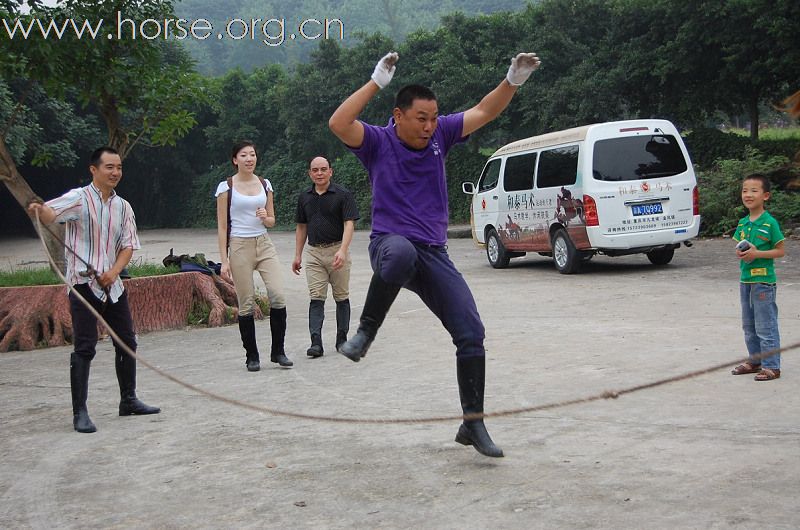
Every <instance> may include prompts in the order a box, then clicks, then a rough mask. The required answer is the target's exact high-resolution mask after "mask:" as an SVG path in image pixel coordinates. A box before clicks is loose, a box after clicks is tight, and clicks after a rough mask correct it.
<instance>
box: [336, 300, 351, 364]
mask: <svg viewBox="0 0 800 530" xmlns="http://www.w3.org/2000/svg"><path fill="white" fill-rule="evenodd" d="M348 331H350V299H349V298H345V299H344V300H340V301H339V302H336V351H339V348H341V347H342V344H344V343H345V342H347V332H348Z"/></svg>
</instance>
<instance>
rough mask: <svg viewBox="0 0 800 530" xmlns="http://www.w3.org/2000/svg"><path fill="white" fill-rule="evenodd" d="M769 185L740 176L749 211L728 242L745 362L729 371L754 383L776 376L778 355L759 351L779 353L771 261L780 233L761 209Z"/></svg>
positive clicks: (780, 252) (778, 252)
mask: <svg viewBox="0 0 800 530" xmlns="http://www.w3.org/2000/svg"><path fill="white" fill-rule="evenodd" d="M770 189H771V186H770V181H769V179H768V178H767V177H765V176H764V175H761V174H753V175H749V176H747V177H745V179H744V181H743V182H742V202H743V203H744V205H745V207H746V208H747V209H748V211H749V213H748V215H745V216H744V217H743V218H742V219H741V220H740V221H739V224H738V226H737V227H736V232H735V233H734V234H733V239H734V240H735V241H737V242H738V244H737V245H736V257H738V258H739V260H740V261H739V266H740V269H741V271H742V272H741V279H740V282H741V283H740V284H739V293H740V298H741V301H742V328H743V329H744V342H745V344H746V345H747V351H748V353H749V354H750V360H749V361H748V362H746V363H743V364H740V365H739V366H737V367H736V368H735V369H734V370H733V372H732V373H733V375H742V374H752V373H756V376H755V380H756V381H772V380H773V379H777V378H779V377H780V376H781V355H780V353H776V354H774V355H770V356H769V357H765V358H763V359H756V358H755V357H756V356H757V355H758V354H760V353H762V352H769V351H773V350H779V349H780V347H781V338H780V334H779V333H778V306H777V304H776V303H775V295H776V294H777V278H776V276H775V264H774V260H775V258H782V257H783V256H784V254H785V251H784V248H783V240H784V237H783V232H781V229H780V226H778V222H777V221H776V220H775V218H774V217H772V216H771V215H770V214H769V212H767V210H766V209H765V207H764V205H765V203H766V202H767V200H769V198H770Z"/></svg>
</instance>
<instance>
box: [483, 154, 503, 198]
mask: <svg viewBox="0 0 800 530" xmlns="http://www.w3.org/2000/svg"><path fill="white" fill-rule="evenodd" d="M499 179H500V159H499V158H496V159H494V160H491V161H489V163H488V164H486V168H484V170H483V175H481V180H480V182H478V191H487V190H491V189H493V188H495V187H496V186H497V181H498V180H499Z"/></svg>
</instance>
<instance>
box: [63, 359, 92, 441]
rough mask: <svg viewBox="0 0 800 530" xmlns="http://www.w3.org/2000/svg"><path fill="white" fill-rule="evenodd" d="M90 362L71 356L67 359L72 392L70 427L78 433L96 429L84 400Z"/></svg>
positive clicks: (87, 390)
mask: <svg viewBox="0 0 800 530" xmlns="http://www.w3.org/2000/svg"><path fill="white" fill-rule="evenodd" d="M91 364H92V361H90V360H89V359H86V358H85V357H81V356H80V355H76V354H75V353H73V354H71V355H70V357H69V384H70V389H71V391H72V426H73V427H74V428H75V430H76V431H78V432H95V431H97V427H95V425H94V423H92V420H91V418H89V411H88V410H87V409H86V398H87V397H88V395H89V367H90V366H91Z"/></svg>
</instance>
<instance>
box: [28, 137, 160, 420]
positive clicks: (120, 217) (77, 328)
mask: <svg viewBox="0 0 800 530" xmlns="http://www.w3.org/2000/svg"><path fill="white" fill-rule="evenodd" d="M89 171H90V172H91V174H92V183H91V184H89V185H88V186H86V187H83V188H76V189H73V190H70V191H68V192H67V193H65V194H64V195H62V196H61V197H58V198H57V199H53V200H51V201H48V202H47V203H46V204H41V203H38V202H35V203H31V204H30V205H29V206H28V210H29V212H30V213H31V214H34V215H38V217H39V220H40V221H41V222H42V223H43V224H45V225H48V224H51V223H53V222H54V221H58V222H62V223H66V225H67V227H66V238H65V239H66V241H65V248H66V253H67V256H66V258H67V259H66V262H67V273H66V278H67V281H68V282H69V285H71V286H72V287H73V288H74V290H75V291H77V293H79V294H80V297H81V298H82V299H81V298H79V297H78V296H76V294H75V292H73V291H72V290H70V293H69V308H70V314H71V316H72V335H73V345H74V347H75V350H74V352H73V353H72V354H71V355H70V363H69V369H70V388H71V390H72V414H73V419H72V425H73V427H74V428H75V430H76V431H78V432H85V433H89V432H95V431H96V430H97V427H95V425H94V423H92V420H91V418H89V412H88V410H87V408H86V398H87V395H88V391H89V367H90V365H91V362H92V359H94V356H95V347H96V345H97V318H96V317H95V315H94V314H93V313H92V312H91V311H90V310H89V308H88V307H87V306H86V305H85V302H86V303H88V304H90V305H91V307H93V308H94V309H95V310H96V311H97V312H98V313H99V314H100V315H101V316H102V317H103V318H104V319H105V320H106V321H107V322H108V324H109V326H110V327H111V329H113V330H114V332H115V333H116V334H117V335H119V337H120V339H122V342H123V343H124V344H125V345H126V346H127V347H128V348H130V349H131V351H136V336H135V332H134V328H133V319H132V318H131V311H130V308H129V307H128V295H127V293H126V292H125V287H124V285H123V284H122V280H121V279H120V278H119V274H120V272H121V271H122V269H123V268H125V266H127V265H128V262H129V261H130V259H131V257H132V256H133V251H134V250H136V249H138V248H140V247H139V237H138V235H137V234H136V218H135V217H134V214H133V209H132V208H131V205H130V204H129V203H128V202H127V201H126V200H124V199H123V198H121V197H120V196H119V195H117V194H116V192H115V191H114V188H116V187H117V184H119V181H120V180H122V160H121V158H120V156H119V153H117V151H116V150H115V149H113V148H111V147H101V148H99V149H97V150H95V151H94V153H92V156H91V160H90V165H89ZM114 351H115V356H114V362H115V365H116V371H117V381H118V382H119V390H120V397H121V399H120V403H119V415H120V416H131V415H139V414H158V413H159V412H161V409H159V408H157V407H150V406H148V405H145V404H144V403H142V402H141V401H139V399H138V398H137V397H136V359H134V358H133V357H132V356H130V355H129V354H128V353H127V352H126V351H125V350H124V349H123V345H122V344H119V343H118V342H117V341H116V340H114Z"/></svg>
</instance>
